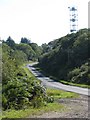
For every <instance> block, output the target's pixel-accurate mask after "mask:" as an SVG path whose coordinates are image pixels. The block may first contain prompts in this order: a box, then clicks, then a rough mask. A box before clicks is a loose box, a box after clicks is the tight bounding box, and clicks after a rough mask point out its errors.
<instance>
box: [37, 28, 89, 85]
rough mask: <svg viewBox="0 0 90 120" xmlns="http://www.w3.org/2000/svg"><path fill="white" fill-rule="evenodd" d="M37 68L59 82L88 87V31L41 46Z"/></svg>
mask: <svg viewBox="0 0 90 120" xmlns="http://www.w3.org/2000/svg"><path fill="white" fill-rule="evenodd" d="M42 48H43V49H44V50H43V53H44V54H43V55H42V56H41V57H40V58H39V62H40V64H39V67H41V69H42V70H43V71H44V72H45V73H48V75H49V76H53V77H55V78H57V79H58V81H60V80H64V81H68V82H72V83H77V84H86V85H90V66H89V60H90V54H89V53H90V52H89V51H90V29H82V30H79V31H78V32H77V33H72V34H68V35H66V36H64V37H62V38H59V39H57V40H54V41H51V42H50V43H48V44H44V45H42Z"/></svg>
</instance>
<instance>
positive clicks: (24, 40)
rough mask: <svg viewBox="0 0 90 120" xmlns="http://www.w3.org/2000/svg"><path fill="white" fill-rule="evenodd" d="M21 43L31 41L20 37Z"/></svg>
mask: <svg viewBox="0 0 90 120" xmlns="http://www.w3.org/2000/svg"><path fill="white" fill-rule="evenodd" d="M21 43H26V44H29V43H31V41H30V40H29V39H27V38H25V37H24V38H21Z"/></svg>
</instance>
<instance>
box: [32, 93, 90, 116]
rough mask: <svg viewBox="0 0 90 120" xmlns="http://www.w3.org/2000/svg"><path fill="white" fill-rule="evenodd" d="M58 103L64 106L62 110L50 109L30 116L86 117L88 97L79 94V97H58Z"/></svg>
mask: <svg viewBox="0 0 90 120" xmlns="http://www.w3.org/2000/svg"><path fill="white" fill-rule="evenodd" d="M57 102H58V104H62V105H64V106H65V108H64V110H62V111H58V112H57V111H51V112H48V113H43V114H42V115H38V116H36V115H34V116H30V117H31V118H88V114H89V111H88V97H87V96H85V95H80V97H79V98H65V99H59V100H58V101H57Z"/></svg>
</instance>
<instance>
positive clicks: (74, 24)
mask: <svg viewBox="0 0 90 120" xmlns="http://www.w3.org/2000/svg"><path fill="white" fill-rule="evenodd" d="M68 9H69V11H70V32H71V33H73V32H77V30H78V10H77V8H76V7H74V6H73V7H68Z"/></svg>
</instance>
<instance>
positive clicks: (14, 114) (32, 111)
mask: <svg viewBox="0 0 90 120" xmlns="http://www.w3.org/2000/svg"><path fill="white" fill-rule="evenodd" d="M22 68H23V69H24V70H25V72H26V74H27V75H28V76H29V77H35V76H34V75H33V74H32V73H31V72H30V71H29V70H28V68H26V67H25V66H24V67H23V66H22ZM35 79H36V78H35ZM46 92H47V95H48V96H53V98H54V100H55V101H54V102H53V103H47V104H46V106H42V107H40V108H33V107H28V108H27V109H23V110H11V109H10V110H6V111H3V114H2V118H27V117H30V116H33V115H40V114H43V113H45V112H51V111H59V112H61V111H65V110H66V108H65V107H64V105H62V104H60V103H58V102H57V100H58V99H61V98H63V99H64V98H76V97H79V95H78V94H76V93H73V92H66V91H63V90H57V89H50V88H47V89H46Z"/></svg>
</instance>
